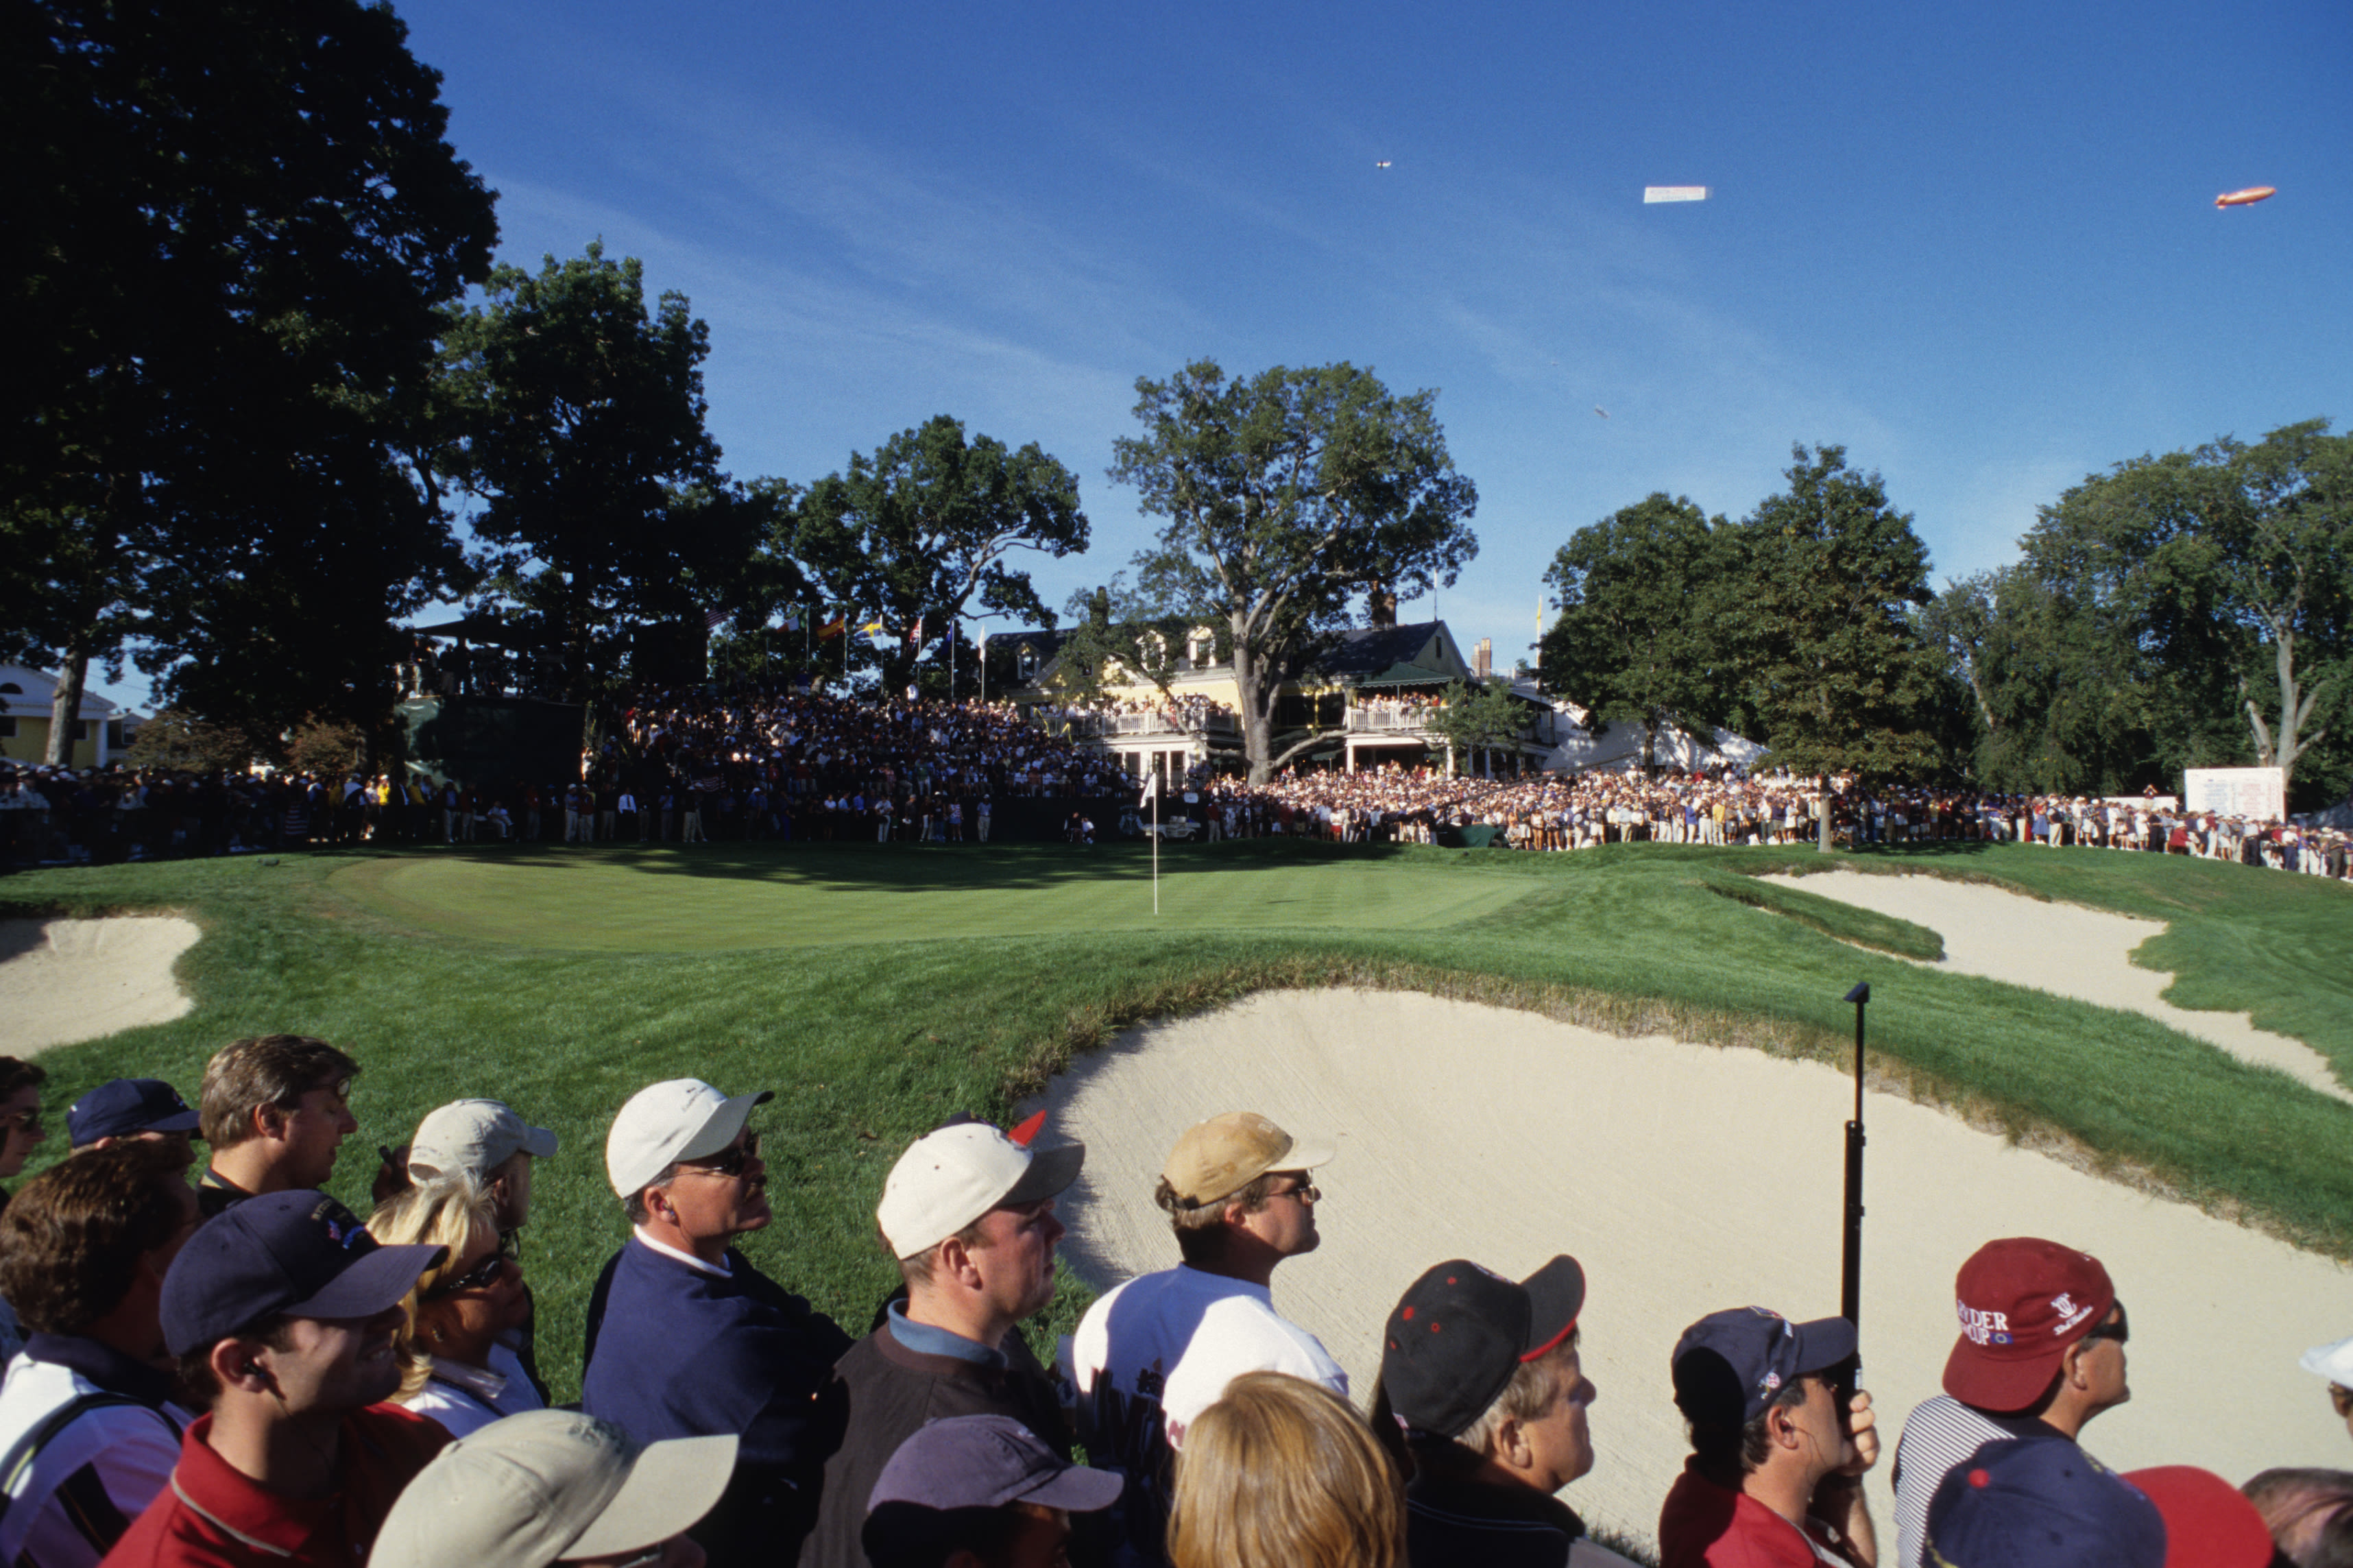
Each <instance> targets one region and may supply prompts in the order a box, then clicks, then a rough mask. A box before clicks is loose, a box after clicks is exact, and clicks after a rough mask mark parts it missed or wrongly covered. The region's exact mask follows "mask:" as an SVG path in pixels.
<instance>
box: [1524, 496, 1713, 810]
mask: <svg viewBox="0 0 2353 1568" xmlns="http://www.w3.org/2000/svg"><path fill="white" fill-rule="evenodd" d="M1727 537H1728V535H1727V531H1726V526H1725V521H1724V520H1723V519H1722V518H1716V519H1714V520H1712V521H1711V520H1710V519H1709V517H1708V516H1707V514H1706V513H1705V512H1704V511H1702V510H1700V509H1699V508H1698V507H1697V506H1695V505H1694V504H1693V503H1692V500H1691V499H1690V498H1689V497H1688V496H1677V497H1673V498H1672V499H1671V498H1669V497H1668V495H1667V494H1666V492H1664V491H1663V490H1662V491H1657V492H1654V493H1653V494H1651V496H1649V497H1647V498H1646V499H1644V500H1640V501H1637V502H1635V503H1634V504H1633V505H1632V506H1630V507H1623V508H1620V510H1617V511H1615V512H1612V513H1611V514H1610V515H1609V516H1608V517H1605V518H1603V519H1602V520H1601V521H1599V522H1597V523H1595V524H1594V525H1593V526H1592V527H1590V528H1582V529H1579V530H1577V532H1576V533H1575V534H1573V535H1571V536H1570V538H1569V541H1568V542H1567V544H1564V545H1562V546H1561V547H1560V551H1559V552H1558V553H1557V554H1556V555H1555V556H1554V557H1553V563H1552V566H1551V568H1550V569H1549V570H1547V571H1546V573H1545V582H1546V584H1548V585H1549V586H1550V587H1551V588H1552V589H1553V590H1554V591H1555V592H1556V593H1557V594H1558V595H1560V598H1559V605H1560V615H1559V616H1558V618H1557V619H1556V620H1555V621H1554V622H1553V624H1552V626H1550V627H1549V628H1548V629H1547V630H1546V633H1545V636H1544V641H1543V643H1542V645H1541V658H1540V659H1539V668H1540V671H1541V676H1542V680H1543V685H1544V689H1546V691H1550V692H1554V693H1556V694H1558V695H1561V696H1565V697H1567V698H1570V699H1572V700H1575V701H1576V702H1577V703H1578V704H1579V705H1581V706H1582V707H1584V708H1585V709H1586V710H1588V711H1589V712H1590V713H1591V714H1592V716H1593V718H1594V720H1595V721H1598V723H1597V725H1596V729H1597V731H1598V730H1599V728H1601V727H1604V726H1607V725H1609V724H1617V723H1631V724H1639V725H1640V726H1641V729H1642V765H1643V766H1645V767H1649V766H1651V765H1653V764H1654V763H1656V761H1657V759H1658V743H1659V731H1660V730H1661V729H1662V727H1664V726H1666V725H1669V724H1676V723H1680V724H1684V725H1688V726H1691V727H1692V728H1693V729H1694V730H1696V731H1698V732H1699V733H1700V734H1701V736H1702V737H1703V738H1704V737H1705V735H1706V734H1707V733H1708V731H1709V729H1710V728H1711V727H1712V726H1714V725H1717V724H1721V723H1723V722H1724V721H1725V720H1726V719H1728V718H1730V717H1731V716H1732V711H1733V708H1734V706H1735V703H1736V690H1735V688H1734V684H1733V679H1732V675H1733V671H1732V668H1730V661H1729V658H1728V654H1729V649H1728V648H1726V647H1725V646H1723V643H1722V639H1721V638H1720V637H1719V636H1718V632H1719V623H1718V620H1717V612H1718V608H1719V601H1720V600H1721V598H1722V597H1723V596H1724V589H1725V578H1724V574H1723V567H1724V565H1725V560H1724V557H1725V553H1726V549H1725V540H1726V538H1727Z"/></svg>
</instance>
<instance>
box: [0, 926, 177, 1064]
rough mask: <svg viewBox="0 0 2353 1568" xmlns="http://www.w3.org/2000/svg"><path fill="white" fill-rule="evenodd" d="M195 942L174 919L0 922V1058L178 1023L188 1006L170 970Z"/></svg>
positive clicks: (29, 1053) (27, 1054) (30, 1053)
mask: <svg viewBox="0 0 2353 1568" xmlns="http://www.w3.org/2000/svg"><path fill="white" fill-rule="evenodd" d="M198 934H199V933H198V931H197V930H196V927H195V923H194V922H193V921H185V920H182V919H180V918H179V917H178V916H176V915H125V916H117V917H115V918H113V919H111V920H96V921H0V1055H6V1056H18V1057H25V1056H30V1055H32V1054H33V1053H34V1052H36V1051H41V1050H46V1049H47V1048H48V1047H51V1046H69V1045H72V1044H74V1043H75V1042H76V1041H78V1040H95V1039H98V1038H99V1037H101V1036H105V1035H111V1034H113V1033H115V1032H116V1031H117V1030H119V1029H135V1028H138V1027H140V1026H143V1025H147V1024H168V1023H170V1022H171V1021H172V1020H173V1019H174V1018H177V1017H180V1016H183V1015H184V1014H185V1013H186V1012H187V1011H188V1010H189V1009H190V1008H191V1007H193V1006H194V1005H195V1003H193V1002H191V1001H190V1000H189V999H188V994H187V993H186V992H185V991H183V990H181V989H180V984H179V982H178V981H176V980H174V979H173V978H172V966H173V965H174V963H178V962H179V958H180V954H182V953H184V952H187V951H188V949H190V948H192V947H194V946H195V944H196V937H197V936H198Z"/></svg>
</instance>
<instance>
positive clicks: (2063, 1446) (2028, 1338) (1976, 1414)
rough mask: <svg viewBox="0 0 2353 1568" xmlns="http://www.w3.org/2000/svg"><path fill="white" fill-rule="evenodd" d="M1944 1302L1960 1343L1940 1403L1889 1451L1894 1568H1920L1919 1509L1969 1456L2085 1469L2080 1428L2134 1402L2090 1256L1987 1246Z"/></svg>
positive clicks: (2012, 1244)
mask: <svg viewBox="0 0 2353 1568" xmlns="http://www.w3.org/2000/svg"><path fill="white" fill-rule="evenodd" d="M1953 1293H1954V1297H1955V1302H1954V1307H1955V1310H1956V1311H1957V1313H1958V1315H1959V1318H1960V1329H1961V1331H1960V1337H1959V1338H1958V1339H1957V1340H1956V1341H1955V1342H1954V1344H1953V1352H1952V1355H1951V1356H1950V1357H1949V1358H1948V1359H1947V1361H1946V1363H1945V1392H1944V1393H1943V1394H1938V1395H1936V1397H1935V1398H1933V1399H1929V1400H1926V1401H1925V1402H1924V1403H1922V1404H1921V1405H1919V1406H1918V1407H1917V1408H1916V1409H1915V1410H1914V1411H1913V1412H1912V1414H1911V1415H1909V1416H1908V1417H1906V1418H1905V1423H1904V1436H1903V1439H1902V1441H1900V1442H1898V1443H1897V1444H1896V1445H1895V1550H1896V1561H1897V1563H1899V1564H1900V1568H1920V1564H1921V1563H1922V1561H1923V1558H1924V1556H1925V1552H1926V1545H1927V1529H1928V1503H1929V1500H1931V1499H1933V1498H1934V1497H1935V1496H1936V1488H1937V1487H1938V1486H1939V1485H1940V1484H1942V1482H1943V1481H1944V1479H1945V1477H1946V1476H1947V1475H1948V1474H1950V1473H1951V1472H1952V1471H1953V1470H1954V1469H1955V1468H1957V1467H1958V1466H1960V1465H1962V1464H1964V1463H1966V1462H1967V1461H1968V1459H1969V1458H1971V1457H1973V1456H1974V1455H1975V1454H1976V1453H1977V1451H1978V1449H1980V1448H1982V1447H1985V1446H1986V1445H1987V1444H1989V1443H1996V1442H2000V1441H2002V1440H2004V1439H2006V1438H2014V1437H2035V1438H2046V1437H2047V1438H2051V1439H2052V1440H2053V1442H2054V1445H2055V1446H2054V1447H2052V1448H2051V1449H2049V1450H2047V1451H2046V1450H2042V1449H2037V1450H2036V1451H2035V1452H2034V1454H2032V1455H2030V1459H2034V1458H2047V1459H2048V1461H2049V1462H2050V1463H2052V1464H2061V1463H2066V1462H2070V1461H2071V1460H2073V1459H2079V1458H2087V1457H2088V1456H2084V1454H2083V1450H2082V1449H2081V1448H2080V1447H2077V1445H2076V1438H2077V1436H2078V1434H2080V1433H2081V1432H2082V1431H2083V1429H2084V1424H2085V1423H2086V1422H2088V1421H2090V1420H2091V1419H2092V1418H2093V1417H2094V1416H2095V1415H2099V1414H2100V1412H2102V1411H2104V1410H2110V1409H2114V1408H2115V1407H2116V1405H2122V1404H2123V1403H2124V1402H2125V1401H2126V1400H2127V1399H2130V1398H2131V1397H2132V1390H2131V1388H2130V1387H2129V1386H2127V1385H2126V1380H2125V1341H2126V1336H2127V1334H2128V1333H2129V1332H2130V1331H2129V1329H2128V1327H2127V1326H2126V1318H2125V1309H2124V1305H2123V1303H2122V1302H2120V1301H2118V1300H2116V1286H2115V1284H2114V1283H2113V1282H2111V1281H2110V1280H2109V1279H2108V1271H2107V1269H2105V1268H2103V1267H2102V1266H2101V1264H2100V1260H2099V1259H2098V1258H2094V1257H2093V1256H2092V1255H2091V1254H2090V1253H2088V1252H2080V1251H2077V1250H2076V1249H2075V1248H2073V1247H2063V1246H2061V1245H2060V1244H2059V1243H2058V1242H2055V1241H2043V1240H2040V1239H2038V1238H2036V1237H2010V1238H2008V1239H2005V1240H2001V1241H1989V1242H1988V1243H1986V1244H1985V1245H1984V1246H1983V1247H1979V1248H1978V1250H1977V1251H1976V1252H1975V1253H1974V1254H1972V1255H1971V1256H1970V1258H1969V1260H1968V1262H1966V1263H1964V1264H1962V1265H1961V1271H1960V1275H1959V1277H1958V1278H1957V1279H1956V1280H1955V1281H1954V1286H1953ZM2094 1468H2096V1469H2099V1471H2100V1473H2101V1474H2103V1475H2105V1474H2107V1471H2106V1470H2105V1468H2104V1467H2099V1466H2098V1465H2097V1463H2096V1461H2095V1462H2094Z"/></svg>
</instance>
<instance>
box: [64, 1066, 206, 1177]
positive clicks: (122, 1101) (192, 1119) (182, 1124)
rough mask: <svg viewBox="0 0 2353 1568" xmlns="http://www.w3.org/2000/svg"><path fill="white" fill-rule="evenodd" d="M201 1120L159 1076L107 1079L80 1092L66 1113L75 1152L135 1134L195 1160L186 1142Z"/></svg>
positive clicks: (189, 1159)
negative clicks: (85, 1091)
mask: <svg viewBox="0 0 2353 1568" xmlns="http://www.w3.org/2000/svg"><path fill="white" fill-rule="evenodd" d="M201 1120H202V1119H201V1118H200V1117H198V1116H197V1114H196V1111H195V1107H194V1106H192V1105H190V1104H189V1103H188V1102H187V1101H186V1100H182V1099H181V1098H180V1091H179V1090H178V1089H174V1088H173V1087H172V1086H171V1085H170V1084H168V1083H165V1082H164V1080H163V1079H158V1078H118V1079H109V1080H108V1081H107V1082H105V1083H102V1084H100V1085H99V1086H98V1087H97V1088H96V1089H91V1090H90V1092H89V1093H88V1094H85V1095H83V1096H82V1097H81V1098H80V1099H79V1100H75V1101H74V1102H73V1104H72V1105H71V1106H70V1107H69V1108H68V1110H67V1111H66V1138H67V1141H68V1142H70V1143H71V1144H72V1145H73V1149H74V1152H76V1153H77V1154H78V1153H79V1152H81V1151H83V1150H84V1149H103V1148H106V1147H107V1146H109V1145H110V1144H114V1143H121V1142H127V1141H128V1140H131V1139H133V1138H146V1139H152V1140H153V1141H155V1142H163V1143H169V1144H172V1145H173V1146H174V1147H175V1148H177V1149H178V1150H179V1152H181V1154H182V1155H183V1156H185V1163H190V1164H193V1163H195V1157H196V1153H195V1146H194V1144H193V1143H192V1142H190V1139H191V1136H192V1135H193V1134H194V1133H195V1131H196V1125H197V1123H198V1121H201Z"/></svg>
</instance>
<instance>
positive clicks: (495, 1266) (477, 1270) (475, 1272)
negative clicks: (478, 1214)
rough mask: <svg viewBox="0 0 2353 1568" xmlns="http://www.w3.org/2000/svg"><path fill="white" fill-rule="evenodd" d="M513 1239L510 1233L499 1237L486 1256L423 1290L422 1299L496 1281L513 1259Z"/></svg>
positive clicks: (476, 1288)
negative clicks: (495, 1245)
mask: <svg viewBox="0 0 2353 1568" xmlns="http://www.w3.org/2000/svg"><path fill="white" fill-rule="evenodd" d="M514 1255H515V1241H514V1237H513V1235H512V1233H509V1234H507V1235H505V1236H501V1237H499V1245H498V1247H496V1248H495V1249H493V1250H492V1252H491V1255H490V1256H489V1257H488V1258H483V1259H482V1260H481V1261H480V1263H477V1264H475V1265H474V1266H473V1267H472V1268H469V1269H467V1270H466V1271H465V1272H464V1273H463V1274H460V1275H458V1276H457V1277H456V1278H454V1279H444V1280H441V1281H440V1282H438V1284H436V1285H435V1286H434V1287H433V1288H432V1289H429V1290H427V1291H426V1292H425V1295H424V1298H423V1299H424V1300H427V1301H438V1300H440V1299H441V1298H442V1297H444V1296H455V1295H457V1294H458V1293H459V1291H461V1290H482V1289H489V1288H490V1287H491V1286H492V1285H495V1284H497V1283H498V1279H499V1275H500V1273H501V1270H503V1269H504V1268H505V1267H506V1266H507V1264H508V1263H510V1262H511V1261H512V1260H513V1258H514Z"/></svg>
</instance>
